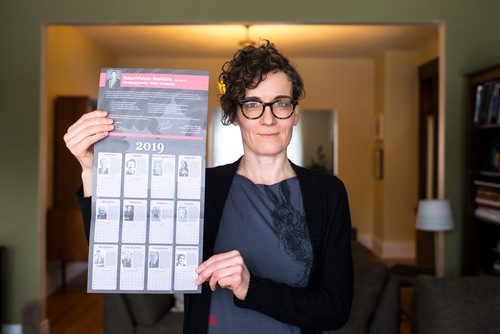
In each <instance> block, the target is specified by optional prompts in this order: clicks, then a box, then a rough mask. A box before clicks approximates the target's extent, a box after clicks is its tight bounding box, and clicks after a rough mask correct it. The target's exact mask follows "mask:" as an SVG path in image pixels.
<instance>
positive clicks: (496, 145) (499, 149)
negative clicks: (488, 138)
mask: <svg viewBox="0 0 500 334" xmlns="http://www.w3.org/2000/svg"><path fill="white" fill-rule="evenodd" d="M491 168H493V170H500V139H496V140H494V141H493V145H492V147H491Z"/></svg>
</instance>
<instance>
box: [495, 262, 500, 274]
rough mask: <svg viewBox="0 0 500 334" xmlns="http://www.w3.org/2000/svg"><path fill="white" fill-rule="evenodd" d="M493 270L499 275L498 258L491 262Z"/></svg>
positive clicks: (499, 264) (499, 265)
mask: <svg viewBox="0 0 500 334" xmlns="http://www.w3.org/2000/svg"><path fill="white" fill-rule="evenodd" d="M493 272H494V273H495V274H497V275H500V260H496V261H495V263H493Z"/></svg>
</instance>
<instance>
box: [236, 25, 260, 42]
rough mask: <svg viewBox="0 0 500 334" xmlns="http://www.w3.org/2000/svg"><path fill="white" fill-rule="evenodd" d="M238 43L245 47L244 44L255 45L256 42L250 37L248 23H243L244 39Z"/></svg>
mask: <svg viewBox="0 0 500 334" xmlns="http://www.w3.org/2000/svg"><path fill="white" fill-rule="evenodd" d="M239 44H240V46H241V47H245V46H249V45H253V46H255V45H257V42H255V41H254V40H251V39H250V24H245V39H244V40H242V41H240V43H239Z"/></svg>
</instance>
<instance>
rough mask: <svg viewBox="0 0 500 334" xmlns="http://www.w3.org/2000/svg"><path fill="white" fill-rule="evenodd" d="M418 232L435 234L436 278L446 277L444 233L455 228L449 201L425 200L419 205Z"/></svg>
mask: <svg viewBox="0 0 500 334" xmlns="http://www.w3.org/2000/svg"><path fill="white" fill-rule="evenodd" d="M416 228H417V230H421V231H432V232H437V233H436V234H434V264H435V266H436V276H438V277H443V276H444V231H449V230H452V229H453V228H454V226H453V214H452V212H451V205H450V202H449V201H448V200H438V199H425V200H420V201H419V203H418V212H417V225H416Z"/></svg>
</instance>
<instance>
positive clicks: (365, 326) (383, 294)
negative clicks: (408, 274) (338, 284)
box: [324, 241, 400, 334]
mask: <svg viewBox="0 0 500 334" xmlns="http://www.w3.org/2000/svg"><path fill="white" fill-rule="evenodd" d="M352 258H353V264H354V295H353V301H352V308H351V316H350V318H349V320H348V322H347V324H346V325H345V326H344V327H343V328H342V329H340V330H336V331H326V332H324V333H328V334H330V333H332V334H333V333H340V334H363V333H368V334H375V333H377V334H380V333H384V334H396V333H399V315H400V308H399V280H398V279H397V278H394V277H391V276H390V275H389V269H388V268H387V266H386V265H385V264H384V263H382V262H381V261H380V260H379V259H378V258H377V257H375V255H374V254H373V253H372V252H371V251H370V250H369V249H368V248H366V247H364V246H363V245H362V244H360V243H359V242H356V241H354V242H353V243H352Z"/></svg>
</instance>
